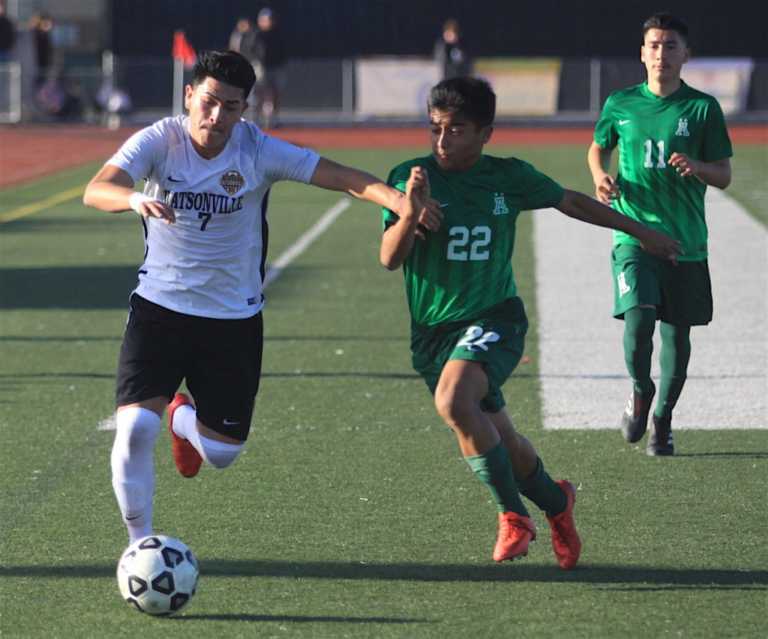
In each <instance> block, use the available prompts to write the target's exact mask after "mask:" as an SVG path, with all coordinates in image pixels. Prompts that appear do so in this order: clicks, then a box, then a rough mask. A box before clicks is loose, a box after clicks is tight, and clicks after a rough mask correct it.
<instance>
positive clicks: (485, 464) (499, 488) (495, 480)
mask: <svg viewBox="0 0 768 639" xmlns="http://www.w3.org/2000/svg"><path fill="white" fill-rule="evenodd" d="M464 459H465V460H466V461H467V463H468V464H469V467H470V468H471V469H472V472H473V473H475V476H476V477H477V478H478V479H479V480H480V481H481V482H483V483H484V484H485V485H486V486H488V489H489V490H490V491H491V495H493V499H494V501H495V502H496V505H497V507H498V509H499V512H509V511H512V512H515V513H517V514H518V515H523V516H525V517H529V514H528V511H527V510H526V508H525V505H524V504H523V502H522V500H521V499H520V491H519V490H518V489H517V482H515V473H514V471H513V470H512V462H511V461H510V460H509V453H508V452H507V449H506V447H505V446H504V444H502V443H501V442H499V444H498V445H496V446H494V447H493V448H492V449H491V450H489V451H488V452H487V453H484V454H482V455H470V456H469V457H465V458H464Z"/></svg>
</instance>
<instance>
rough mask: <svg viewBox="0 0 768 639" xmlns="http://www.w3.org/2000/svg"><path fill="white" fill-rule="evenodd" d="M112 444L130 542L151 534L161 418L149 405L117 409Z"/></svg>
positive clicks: (114, 475) (114, 480) (115, 484)
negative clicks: (155, 464)
mask: <svg viewBox="0 0 768 639" xmlns="http://www.w3.org/2000/svg"><path fill="white" fill-rule="evenodd" d="M116 421H117V430H116V432H115V441H114V443H113V445H112V457H111V463H112V488H113V489H114V491H115V497H116V498H117V504H118V506H119V507H120V512H121V514H122V515H123V522H124V523H125V526H126V528H128V537H129V538H130V541H131V543H133V542H134V541H136V540H137V539H141V538H142V537H146V536H147V535H151V534H152V497H153V493H154V491H155V470H154V448H155V440H156V439H157V435H158V433H159V432H160V417H158V416H157V415H156V414H155V413H153V412H152V411H151V410H147V409H146V408H139V407H131V408H123V409H122V410H120V411H118V412H117V417H116Z"/></svg>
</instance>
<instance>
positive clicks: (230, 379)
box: [169, 313, 264, 477]
mask: <svg viewBox="0 0 768 639" xmlns="http://www.w3.org/2000/svg"><path fill="white" fill-rule="evenodd" d="M263 330H264V329H263V323H262V316H261V313H259V314H257V315H255V316H253V317H250V318H247V319H242V320H219V321H217V320H202V321H201V322H199V324H198V325H197V326H196V327H195V329H194V331H195V336H196V339H195V344H196V347H195V353H194V359H193V363H192V364H191V366H190V371H189V374H188V375H187V386H188V387H189V390H190V391H191V392H192V395H193V396H194V398H195V400H196V406H195V405H193V404H192V402H191V401H190V400H189V398H188V397H187V396H186V395H183V394H181V393H177V395H176V397H175V398H174V401H173V403H172V404H171V409H172V411H173V412H172V414H171V415H170V417H169V426H170V428H171V432H172V433H173V445H174V459H176V460H177V464H176V465H177V467H178V469H179V472H181V474H182V475H184V476H186V477H190V476H193V475H194V474H196V473H197V469H199V467H200V464H201V463H202V461H203V460H205V461H207V462H208V463H209V464H211V465H212V466H214V467H215V468H226V467H227V466H229V465H231V464H232V463H233V462H234V461H235V459H237V457H238V455H239V454H240V452H241V451H242V449H243V445H244V442H245V440H246V439H247V437H248V431H249V429H250V424H251V417H252V415H253V404H254V399H255V397H256V393H257V392H258V387H259V380H260V376H261V357H262V348H263ZM182 449H184V450H186V451H187V452H185V453H183V456H184V457H186V458H187V459H188V460H190V462H194V461H196V467H195V463H190V464H188V465H187V464H186V463H179V460H178V458H177V451H181V450H182ZM181 456H182V455H181V454H180V455H179V457H181ZM186 468H189V469H190V470H191V471H193V472H191V474H188V473H186V472H185V469H186Z"/></svg>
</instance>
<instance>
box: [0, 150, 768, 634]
mask: <svg viewBox="0 0 768 639" xmlns="http://www.w3.org/2000/svg"><path fill="white" fill-rule="evenodd" d="M745 149H746V151H745ZM745 149H738V153H737V155H736V158H735V160H734V164H735V169H736V170H735V176H738V177H737V178H736V179H735V181H734V185H733V192H734V194H735V195H736V197H738V198H739V199H740V200H741V201H742V202H744V203H745V205H747V206H748V207H750V209H751V211H752V212H753V213H754V214H755V215H756V216H758V217H760V216H761V215H764V210H762V209H760V206H764V205H763V204H762V203H763V202H764V201H765V196H766V186H765V183H764V180H763V179H761V175H760V172H759V171H757V170H755V171H751V172H750V170H748V169H749V165H748V164H747V163H746V162H747V158H748V157H754V158H757V159H759V157H760V153H761V152H762V153H763V157H764V152H765V149H764V148H761V149H757V150H756V149H755V148H754V147H749V148H747V147H745ZM511 151H512V152H513V153H515V154H516V155H520V156H521V157H524V158H526V159H529V160H530V161H532V162H533V163H534V164H536V165H537V166H539V167H540V168H542V169H543V170H545V171H546V172H548V173H550V174H551V175H552V176H553V177H555V178H557V179H559V180H561V181H562V182H563V183H564V184H565V185H567V186H572V187H575V188H581V189H585V190H586V189H588V187H589V179H588V175H587V173H586V168H585V167H584V166H583V164H584V163H583V155H584V150H583V149H581V148H575V147H562V148H558V149H554V148H551V147H549V148H548V147H540V148H521V149H512V150H511ZM422 152H423V150H422V149H404V150H401V151H398V152H384V151H381V150H376V151H375V152H374V151H371V152H351V151H350V152H333V153H331V154H330V155H332V156H333V157H334V158H335V159H338V160H340V161H342V162H347V163H352V164H356V165H359V166H364V167H366V168H367V169H369V170H371V171H373V172H375V173H377V174H379V175H384V174H385V173H386V171H387V169H388V168H389V167H390V166H391V165H392V164H394V163H395V162H397V161H399V160H401V159H404V158H406V157H411V156H413V155H416V154H420V153H422ZM493 152H497V153H500V152H501V151H500V150H498V149H494V150H493ZM94 169H95V167H86V168H84V169H83V170H81V171H72V172H68V174H66V175H63V176H61V175H60V176H54V177H51V178H49V179H47V180H45V181H44V182H40V183H37V184H36V185H30V186H29V187H27V188H26V189H14V190H10V191H3V192H0V199H1V200H2V209H1V210H5V209H7V208H12V206H18V205H20V204H23V203H25V202H28V201H30V200H31V199H36V198H42V197H45V196H47V195H50V194H51V193H53V192H55V191H56V190H63V189H64V188H69V187H70V186H74V185H76V184H78V183H84V182H85V181H86V180H87V178H88V177H89V176H90V173H92V171H93V170H94ZM750 176H751V177H750ZM23 194H25V195H24V197H22V195H23ZM11 198H13V199H11ZM337 199H338V195H337V194H334V193H326V192H321V191H318V190H315V189H310V188H308V187H304V186H298V185H289V184H280V185H278V186H277V187H276V188H275V192H274V194H273V197H272V204H271V210H270V220H271V233H270V238H271V246H270V255H271V256H272V257H273V258H274V257H276V256H277V255H278V254H279V253H280V252H281V250H282V249H283V248H285V247H286V246H287V245H288V244H290V242H291V241H292V240H293V239H295V238H296V237H297V236H298V234H300V233H301V232H302V231H303V230H304V229H306V228H307V227H308V226H309V225H310V224H311V223H312V222H313V221H314V220H315V219H317V218H318V217H319V216H320V215H321V214H322V212H323V211H324V210H325V209H327V208H328V207H329V206H330V205H332V204H333V203H334V202H335V201H336V200H337ZM378 236H379V223H378V216H377V212H376V211H375V209H374V208H373V207H371V206H369V205H365V204H359V203H355V204H354V205H353V207H352V208H351V209H350V210H348V211H347V212H345V213H344V214H343V215H342V217H341V218H340V219H339V220H338V221H337V222H336V224H335V225H334V226H333V227H332V228H331V230H330V232H328V233H326V234H325V235H323V236H322V237H321V238H320V239H319V240H318V241H317V242H316V243H315V244H314V245H313V246H312V247H311V248H310V249H309V250H308V251H307V252H306V253H305V254H304V255H302V256H301V257H300V258H299V259H298V261H297V262H296V263H295V264H294V265H292V267H291V268H289V269H288V270H287V271H286V272H285V273H284V274H283V276H282V277H281V279H279V280H278V281H277V282H276V283H275V284H274V285H273V286H272V287H271V288H270V289H269V290H268V305H267V309H266V312H265V326H266V335H267V342H266V352H265V361H264V377H263V382H262V388H261V391H260V394H259V398H258V400H257V405H256V414H255V418H254V423H253V428H252V431H251V437H250V440H249V442H248V446H247V449H246V452H245V453H244V454H243V455H242V456H241V458H240V459H239V460H238V461H237V463H236V464H235V465H234V466H233V467H231V468H230V469H228V470H226V471H223V472H221V471H213V470H211V469H210V468H204V469H203V470H202V471H201V473H200V475H199V476H198V477H197V478H195V479H192V480H184V479H182V478H180V477H179V476H178V475H177V474H176V471H175V469H174V467H173V463H172V461H171V458H170V455H169V454H168V453H169V451H168V439H167V435H166V434H165V433H163V434H162V435H161V438H160V441H159V442H158V448H157V455H156V468H157V497H156V505H155V513H156V518H155V521H156V527H157V529H158V530H159V531H162V532H166V533H168V534H171V535H175V536H179V537H181V538H182V539H184V540H185V541H186V542H187V543H189V544H190V546H191V547H192V548H193V549H194V551H195V552H196V553H197V555H198V557H199V558H200V560H201V563H202V572H203V574H202V580H201V584H200V589H199V593H198V595H197V597H196V599H195V600H194V602H193V603H192V605H191V606H190V607H189V609H188V611H187V612H185V613H184V614H183V615H182V616H181V617H180V618H177V619H165V620H158V619H152V618H148V617H146V616H143V615H139V614H137V613H136V612H134V611H132V610H130V609H129V608H128V607H127V606H126V605H125V604H124V603H123V602H121V601H120V598H119V595H118V592H117V587H116V583H115V579H114V570H115V564H116V561H117V558H118V557H119V555H120V553H121V551H122V549H123V547H124V545H125V543H126V537H125V532H124V529H123V526H122V524H121V522H120V519H119V516H118V514H117V508H116V506H115V503H114V498H113V496H112V491H111V486H110V477H109V450H110V445H111V440H112V434H111V433H109V432H103V431H98V430H97V429H96V425H97V424H98V422H99V421H100V420H101V419H103V418H105V417H107V416H108V415H110V413H111V412H112V409H113V405H112V403H113V399H112V398H113V392H114V391H113V383H114V379H113V378H114V368H115V362H116V357H117V352H118V349H119V345H120V336H121V333H122V328H123V325H124V321H125V314H126V303H127V295H128V292H129V291H130V289H131V287H132V286H133V282H134V278H135V269H136V266H137V264H138V261H139V260H140V258H141V255H142V242H141V232H140V227H139V224H138V221H137V220H136V218H135V216H134V215H133V214H124V215H117V216H111V215H109V214H106V213H99V212H96V211H93V210H85V209H83V208H82V207H81V206H80V205H79V204H78V203H77V202H71V203H68V204H65V205H61V206H58V207H56V208H54V209H51V210H47V211H44V212H41V213H39V214H37V215H33V216H31V217H28V218H24V219H21V220H18V221H15V222H12V223H9V224H4V225H0V255H2V263H1V264H0V267H1V268H0V306H2V314H0V347H1V349H2V357H1V358H0V435H1V436H2V440H1V441H2V446H1V447H0V479H1V480H2V486H3V498H2V501H1V502H0V613H2V614H1V615H0V634H2V635H3V636H9V637H136V636H148V635H154V634H157V635H158V636H162V637H169V638H170V637H189V636H200V637H208V636H216V635H219V636H225V637H272V636H280V637H283V636H288V637H329V638H337V637H375V638H379V637H385V638H386V637H409V638H410V637H463V636H466V635H472V636H477V637H502V636H513V635H514V636H532V637H557V638H562V637H568V638H572V637H585V638H586V637H590V638H594V637H617V636H625V637H652V636H653V637H679V636H682V637H758V636H762V634H763V631H760V630H759V628H760V627H763V617H764V614H765V602H766V594H767V591H768V569H767V568H766V561H765V559H766V551H765V521H766V520H765V517H766V514H765V477H766V466H767V465H768V464H767V463H766V460H767V459H768V434H766V433H765V432H764V431H763V432H758V431H715V432H703V431H702V432H691V431H686V432H682V433H679V435H678V441H677V443H678V446H679V447H680V450H681V452H682V453H684V454H682V455H680V456H679V457H676V458H673V459H664V460H660V459H649V458H647V457H646V456H645V455H644V454H643V450H642V449H641V448H639V447H629V446H626V445H624V444H623V443H622V441H621V439H620V437H619V435H618V434H614V433H604V432H603V433H600V432H548V431H544V430H543V429H542V427H541V406H540V400H539V395H538V388H539V387H538V379H537V368H536V361H537V357H536V356H535V354H536V349H537V333H536V325H537V324H536V305H535V298H534V291H533V288H532V281H533V265H532V264H533V260H532V242H531V222H530V215H526V216H523V218H522V226H521V230H520V235H519V245H518V247H517V253H516V271H517V273H518V277H519V278H520V287H521V291H522V295H523V296H524V298H525V299H526V302H527V306H528V310H529V315H530V316H531V323H532V331H531V333H530V339H529V340H528V346H527V347H528V352H529V353H530V354H532V355H533V357H532V363H530V364H527V365H524V366H521V367H520V369H519V370H518V372H517V374H516V376H515V377H514V378H513V379H512V380H511V381H510V382H509V383H508V384H507V387H506V388H505V394H506V395H507V399H508V401H509V405H510V410H511V412H512V413H513V415H514V417H515V419H516V421H517V423H518V425H519V427H520V429H521V430H522V431H523V432H525V433H526V434H527V435H528V436H529V437H530V438H531V439H532V440H533V441H534V443H535V444H536V445H537V447H538V449H539V452H540V453H541V455H542V457H543V459H544V460H545V463H546V465H547V467H548V469H549V470H550V471H552V473H553V474H554V475H556V476H566V477H569V478H571V479H572V480H574V481H575V483H577V485H578V486H579V489H580V490H579V493H578V505H577V519H578V522H579V527H580V530H581V533H582V536H583V539H584V553H583V559H582V562H581V566H580V568H579V569H577V570H575V571H573V572H570V573H563V572H561V571H559V570H558V569H557V568H556V567H555V565H554V560H553V557H552V553H551V549H550V548H549V540H548V530H547V526H546V522H545V521H544V518H543V517H542V516H541V515H540V514H539V513H536V514H535V515H534V517H535V519H536V521H537V523H538V525H539V540H538V542H537V543H535V544H534V545H533V547H532V550H531V552H530V554H529V556H528V558H526V559H525V560H524V561H522V562H516V563H515V564H513V565H503V566H497V565H494V564H493V563H492V562H491V561H490V551H491V546H492V543H493V539H494V534H495V513H494V509H493V507H492V506H491V504H490V503H489V501H488V497H487V495H486V493H485V490H484V489H483V488H482V486H480V485H479V484H478V483H477V482H476V481H475V480H474V479H473V478H472V477H471V474H470V473H469V471H468V469H467V468H466V466H465V464H464V462H463V461H462V460H461V458H460V455H459V453H458V451H457V449H456V446H455V443H454V441H453V439H452V437H451V435H450V434H449V432H448V431H447V429H446V428H445V427H444V426H442V425H441V423H440V420H439V419H438V418H437V416H436V415H435V413H434V410H433V409H432V406H431V403H430V400H429V396H428V394H427V391H426V388H425V387H424V385H423V383H422V382H421V381H420V380H419V379H418V378H417V377H416V376H415V375H414V374H413V373H412V371H411V368H410V364H409V354H408V322H407V317H406V309H405V302H404V297H403V293H402V282H401V275H400V274H399V273H388V272H386V271H385V270H384V269H382V268H381V267H379V266H378V263H377V254H378ZM713 241H716V238H713ZM618 348H619V347H618V345H617V349H618ZM620 408H621V407H617V410H620ZM724 409H727V407H724Z"/></svg>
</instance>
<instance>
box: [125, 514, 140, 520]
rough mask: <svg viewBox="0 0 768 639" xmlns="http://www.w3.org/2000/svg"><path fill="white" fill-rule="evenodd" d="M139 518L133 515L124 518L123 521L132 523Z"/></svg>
mask: <svg viewBox="0 0 768 639" xmlns="http://www.w3.org/2000/svg"><path fill="white" fill-rule="evenodd" d="M139 517H141V515H134V516H133V517H126V518H125V521H133V520H134V519H138V518H139Z"/></svg>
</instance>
